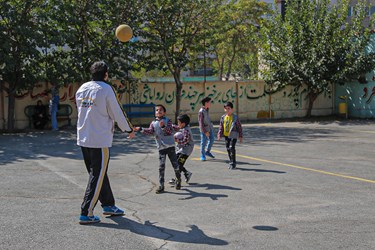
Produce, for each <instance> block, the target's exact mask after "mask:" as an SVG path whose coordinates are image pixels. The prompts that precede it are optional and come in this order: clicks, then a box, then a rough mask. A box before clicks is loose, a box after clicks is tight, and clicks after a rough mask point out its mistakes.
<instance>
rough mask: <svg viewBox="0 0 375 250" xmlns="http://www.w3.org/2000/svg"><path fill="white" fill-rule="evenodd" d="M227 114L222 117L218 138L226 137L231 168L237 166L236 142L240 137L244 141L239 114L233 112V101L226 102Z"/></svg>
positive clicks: (225, 109)
mask: <svg viewBox="0 0 375 250" xmlns="http://www.w3.org/2000/svg"><path fill="white" fill-rule="evenodd" d="M224 111H225V114H224V115H223V116H222V117H221V119H220V125H219V132H218V134H217V139H218V140H220V139H221V137H223V136H224V138H225V146H226V148H227V152H228V156H229V169H234V168H236V164H237V162H236V143H237V139H238V138H239V139H240V143H242V138H243V135H242V125H241V122H240V119H239V118H238V116H237V115H236V114H235V113H233V103H231V102H227V103H225V104H224Z"/></svg>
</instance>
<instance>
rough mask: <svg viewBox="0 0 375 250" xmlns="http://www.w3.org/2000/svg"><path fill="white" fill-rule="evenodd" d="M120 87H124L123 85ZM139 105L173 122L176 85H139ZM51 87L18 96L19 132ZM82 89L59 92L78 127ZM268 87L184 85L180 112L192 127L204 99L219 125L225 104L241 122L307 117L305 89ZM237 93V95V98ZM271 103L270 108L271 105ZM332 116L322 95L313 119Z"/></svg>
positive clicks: (2, 111)
mask: <svg viewBox="0 0 375 250" xmlns="http://www.w3.org/2000/svg"><path fill="white" fill-rule="evenodd" d="M120 85H121V84H120ZM138 86H139V89H138V92H139V96H138V100H139V102H140V103H154V104H163V105H165V106H166V108H167V115H168V116H169V117H170V118H172V120H173V117H174V113H175V104H176V98H175V83H139V85H138ZM50 87H51V86H49V85H47V84H45V83H43V84H39V85H38V86H37V87H35V88H34V89H33V90H31V91H24V92H21V93H18V95H17V100H16V114H15V120H16V123H15V124H16V128H18V129H23V128H27V126H28V120H27V117H26V116H25V114H24V108H25V107H26V106H27V105H30V104H36V102H37V101H38V100H42V101H43V103H44V104H47V103H48V100H49V96H48V95H45V94H44V93H45V90H46V89H49V88H50ZM120 87H123V86H120ZM78 88H79V85H78V84H70V85H68V86H66V87H64V88H61V89H60V92H59V95H60V100H61V103H65V104H70V105H71V106H72V107H73V114H72V122H73V124H75V123H76V120H77V110H76V108H75V92H76V91H77V89H78ZM265 89H266V85H265V83H264V82H263V81H248V82H239V83H236V82H207V83H205V84H204V83H201V82H191V83H190V82H189V83H184V85H183V90H182V97H181V112H182V113H187V114H189V115H190V117H191V119H192V123H196V122H197V113H198V110H199V108H200V107H201V103H200V102H201V100H202V99H203V98H204V97H205V96H210V97H211V98H212V100H213V101H212V105H211V110H210V116H211V119H212V120H213V121H214V122H216V123H217V122H218V121H219V119H220V117H221V115H222V114H223V104H224V103H225V102H227V101H231V102H233V104H234V107H235V112H236V113H237V114H239V116H240V119H241V120H255V119H259V118H267V117H268V116H269V114H270V110H269V109H270V108H271V113H272V116H273V117H274V118H276V119H279V118H292V117H303V116H305V114H306V108H307V100H306V98H305V97H306V90H304V89H302V90H301V91H300V92H299V93H298V95H297V96H293V89H292V88H291V87H286V88H284V89H283V90H281V91H279V92H277V93H274V94H272V95H271V98H270V95H269V94H268V93H267V92H266V91H265ZM237 92H238V95H237ZM1 95H2V96H1V97H2V98H0V101H1V100H2V101H3V102H2V103H1V104H0V105H1V106H0V119H1V122H2V125H1V128H5V127H6V120H7V113H8V112H7V108H8V106H7V96H6V94H5V92H3V93H1ZM119 97H120V100H121V102H122V103H128V102H129V100H131V99H134V98H130V97H129V95H128V94H127V93H124V94H121V95H120V96H119ZM270 101H271V104H270ZM332 112H333V103H332V98H331V96H329V95H328V94H322V95H321V96H319V97H318V99H317V100H316V101H315V103H314V107H313V112H312V115H331V114H332ZM150 119H151V118H144V119H141V120H139V119H134V120H133V123H134V124H139V123H143V124H147V123H149V122H150Z"/></svg>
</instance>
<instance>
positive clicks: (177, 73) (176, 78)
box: [173, 69, 182, 123]
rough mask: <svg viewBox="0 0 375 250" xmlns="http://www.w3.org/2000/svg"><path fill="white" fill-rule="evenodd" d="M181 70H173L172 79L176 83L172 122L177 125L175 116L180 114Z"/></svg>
mask: <svg viewBox="0 0 375 250" xmlns="http://www.w3.org/2000/svg"><path fill="white" fill-rule="evenodd" d="M180 74H181V70H180V69H175V71H174V72H173V78H174V81H175V83H176V112H175V116H174V122H175V123H177V116H179V114H180V109H181V92H182V82H181V79H180Z"/></svg>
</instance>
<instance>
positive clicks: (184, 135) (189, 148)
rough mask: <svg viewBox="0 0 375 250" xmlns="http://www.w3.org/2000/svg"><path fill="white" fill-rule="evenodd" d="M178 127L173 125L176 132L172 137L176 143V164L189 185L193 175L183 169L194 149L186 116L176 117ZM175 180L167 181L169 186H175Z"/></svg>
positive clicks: (188, 118)
mask: <svg viewBox="0 0 375 250" xmlns="http://www.w3.org/2000/svg"><path fill="white" fill-rule="evenodd" d="M177 123H178V125H173V128H174V129H175V131H178V132H177V133H176V134H175V135H174V140H175V141H176V142H177V147H176V149H177V151H176V154H177V162H178V168H179V169H180V173H184V176H185V182H186V183H189V181H190V178H191V176H192V175H193V174H192V173H191V172H189V171H188V170H187V169H186V168H185V166H184V165H185V163H186V160H187V158H188V157H189V156H190V155H191V153H192V152H193V149H194V140H193V134H192V132H191V130H190V125H189V124H190V117H189V116H188V115H186V114H182V115H179V116H178V117H177ZM175 181H176V180H175V179H172V180H170V181H169V183H170V184H175Z"/></svg>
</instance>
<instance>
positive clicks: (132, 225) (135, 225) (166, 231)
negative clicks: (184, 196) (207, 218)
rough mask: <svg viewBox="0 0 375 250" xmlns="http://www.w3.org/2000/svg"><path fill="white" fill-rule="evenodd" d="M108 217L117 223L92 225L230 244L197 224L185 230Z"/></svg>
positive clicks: (206, 242) (197, 242)
mask: <svg viewBox="0 0 375 250" xmlns="http://www.w3.org/2000/svg"><path fill="white" fill-rule="evenodd" d="M107 218H109V219H111V220H113V221H114V222H115V223H116V224H109V223H97V224H92V225H91V226H96V227H107V228H115V229H121V230H129V231H130V232H132V233H136V234H139V235H143V236H147V237H152V238H156V239H161V240H166V241H175V242H185V243H194V244H205V245H214V246H224V245H228V242H226V241H224V240H221V239H216V238H212V237H209V236H207V235H206V234H205V233H204V232H203V231H202V230H201V229H200V228H199V227H198V226H196V225H189V226H187V227H188V228H190V229H189V230H188V231H187V232H183V231H178V230H175V229H170V228H166V227H161V226H155V224H156V223H157V222H154V223H151V222H150V221H145V223H144V224H141V223H139V222H136V221H133V220H129V219H127V218H125V217H122V216H113V217H107Z"/></svg>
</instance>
